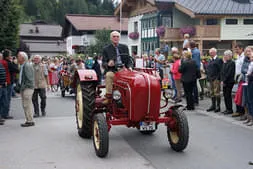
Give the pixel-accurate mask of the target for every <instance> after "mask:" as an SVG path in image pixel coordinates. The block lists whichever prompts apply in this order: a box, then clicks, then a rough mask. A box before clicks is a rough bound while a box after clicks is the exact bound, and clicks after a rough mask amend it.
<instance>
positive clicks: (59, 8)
mask: <svg viewBox="0 0 253 169" xmlns="http://www.w3.org/2000/svg"><path fill="white" fill-rule="evenodd" d="M21 4H22V5H23V6H24V11H25V15H22V16H21V17H22V21H28V22H29V21H31V20H35V19H41V20H45V21H46V22H49V23H58V24H61V25H64V23H65V21H64V20H65V15H66V14H91V15H113V11H114V5H113V2H112V1H111V0H103V1H101V0H58V1H57V0H21ZM27 16H28V17H27Z"/></svg>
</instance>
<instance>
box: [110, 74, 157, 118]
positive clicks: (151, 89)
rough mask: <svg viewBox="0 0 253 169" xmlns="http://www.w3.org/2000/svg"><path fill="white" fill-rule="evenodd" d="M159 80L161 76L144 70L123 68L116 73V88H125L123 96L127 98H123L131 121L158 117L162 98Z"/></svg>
mask: <svg viewBox="0 0 253 169" xmlns="http://www.w3.org/2000/svg"><path fill="white" fill-rule="evenodd" d="M159 80H160V78H159V77H156V76H154V75H150V74H147V73H144V72H137V71H129V70H122V71H119V72H117V73H115V76H114V89H117V88H118V89H119V88H121V90H122V89H123V90H124V93H125V94H123V95H122V97H125V98H122V100H123V104H124V106H125V107H126V108H127V110H128V117H129V120H130V121H133V122H139V121H143V120H144V119H145V118H149V119H150V120H156V119H158V117H159V113H160V99H161V86H160V81H159ZM119 86H121V87H119Z"/></svg>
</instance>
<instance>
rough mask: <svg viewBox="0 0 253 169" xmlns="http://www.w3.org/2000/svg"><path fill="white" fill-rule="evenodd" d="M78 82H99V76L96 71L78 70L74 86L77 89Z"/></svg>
mask: <svg viewBox="0 0 253 169" xmlns="http://www.w3.org/2000/svg"><path fill="white" fill-rule="evenodd" d="M77 80H80V81H81V82H91V81H94V82H95V81H98V77H97V74H96V72H95V70H92V69H81V70H77V71H76V72H75V75H74V79H73V83H72V86H73V87H74V88H75V87H76V82H77Z"/></svg>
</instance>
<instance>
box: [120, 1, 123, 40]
mask: <svg viewBox="0 0 253 169" xmlns="http://www.w3.org/2000/svg"><path fill="white" fill-rule="evenodd" d="M123 1H124V0H121V1H120V16H119V24H120V35H121V30H122V3H123Z"/></svg>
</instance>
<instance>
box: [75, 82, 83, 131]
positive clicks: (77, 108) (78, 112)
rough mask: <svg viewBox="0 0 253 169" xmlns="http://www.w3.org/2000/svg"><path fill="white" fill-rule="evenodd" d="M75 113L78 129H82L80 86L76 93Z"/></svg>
mask: <svg viewBox="0 0 253 169" xmlns="http://www.w3.org/2000/svg"><path fill="white" fill-rule="evenodd" d="M76 113H77V122H78V127H79V128H82V127H83V96H82V88H81V85H80V84H78V86H77V92H76Z"/></svg>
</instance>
